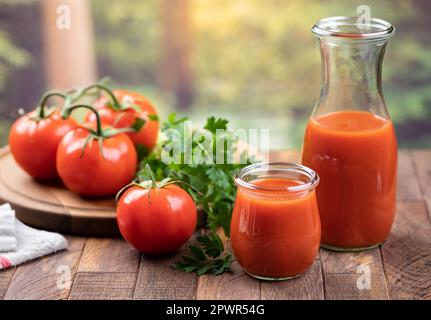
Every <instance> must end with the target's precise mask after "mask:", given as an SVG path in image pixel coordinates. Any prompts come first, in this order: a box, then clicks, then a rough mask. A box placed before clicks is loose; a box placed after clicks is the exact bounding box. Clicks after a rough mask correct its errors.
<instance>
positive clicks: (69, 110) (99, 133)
mask: <svg viewBox="0 0 431 320" xmlns="http://www.w3.org/2000/svg"><path fill="white" fill-rule="evenodd" d="M81 108H83V109H88V110H90V111H91V112H93V113H94V115H95V116H96V136H97V137H100V138H103V128H102V119H101V118H100V115H99V112H97V110H96V109H94V108H93V107H91V106H89V105H86V104H78V105H75V106H71V107H69V108H66V109H64V110H63V114H62V117H63V118H68V117H69V116H70V114H71V113H72V111H73V110H75V109H81Z"/></svg>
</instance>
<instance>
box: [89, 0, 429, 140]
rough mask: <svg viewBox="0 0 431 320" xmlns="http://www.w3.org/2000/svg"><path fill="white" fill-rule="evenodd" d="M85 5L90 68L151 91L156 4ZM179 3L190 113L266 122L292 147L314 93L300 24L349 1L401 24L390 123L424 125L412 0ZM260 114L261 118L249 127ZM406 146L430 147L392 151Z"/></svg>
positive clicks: (305, 27) (391, 64)
mask: <svg viewBox="0 0 431 320" xmlns="http://www.w3.org/2000/svg"><path fill="white" fill-rule="evenodd" d="M92 3H93V7H94V8H97V10H95V25H96V31H97V32H96V34H97V50H98V57H99V64H100V67H101V68H100V70H103V71H104V72H106V73H107V74H112V75H113V78H114V79H116V80H117V81H119V82H120V83H124V84H130V85H135V86H139V84H142V83H145V84H146V86H147V87H148V86H149V87H152V88H153V89H155V90H156V91H157V70H158V57H159V55H160V52H159V50H160V47H161V45H160V43H159V42H160V13H159V7H158V3H159V1H158V0H147V1H145V2H138V1H132V0H129V1H128V0H123V1H121V2H116V3H113V4H112V5H111V6H103V5H102V0H93V1H92ZM189 3H190V8H189V10H190V11H191V13H192V14H191V16H192V17H193V22H192V26H193V32H192V34H191V35H190V37H192V39H193V48H192V49H193V53H192V56H193V61H192V63H193V70H194V78H195V79H194V83H195V94H196V97H195V100H194V101H195V102H194V105H193V106H192V108H191V110H192V112H193V114H194V117H197V118H205V117H206V116H207V115H208V113H215V114H217V115H226V114H228V115H229V117H230V118H233V123H235V122H237V123H241V125H242V126H247V125H248V126H250V127H251V126H254V127H256V125H257V126H264V125H269V126H270V127H271V128H272V130H273V131H275V132H276V134H277V135H284V136H285V137H287V138H281V139H282V140H283V141H280V143H275V145H280V146H284V147H286V144H288V145H293V146H296V147H297V146H299V145H300V143H301V138H302V132H303V127H304V125H305V119H306V118H307V117H308V115H309V114H310V112H311V109H312V108H313V106H314V103H315V101H316V100H317V97H318V94H319V87H320V72H321V62H320V55H319V49H318V46H317V44H316V40H315V38H314V36H313V35H312V34H311V32H310V26H311V25H313V23H314V22H315V21H316V20H318V19H319V18H322V17H327V16H336V15H355V14H356V8H357V7H358V6H359V5H364V4H367V5H369V6H370V7H371V14H372V15H373V16H377V17H379V18H382V19H385V20H389V21H391V22H392V23H393V24H395V25H396V26H398V25H400V26H402V28H400V29H399V30H398V32H397V34H396V36H395V37H394V38H393V39H392V40H391V43H390V45H389V48H388V51H387V56H386V59H385V63H384V88H385V97H386V101H387V104H388V107H389V110H390V113H391V114H392V117H393V119H394V121H395V122H396V123H397V124H402V123H406V122H408V121H409V120H411V119H416V120H421V121H423V120H424V119H425V121H428V123H430V119H431V110H430V108H431V50H430V43H426V42H425V41H422V40H421V39H419V36H423V34H424V33H427V31H426V30H425V29H422V30H420V32H416V30H410V29H411V28H409V26H410V25H412V24H415V22H416V21H417V20H418V19H419V20H420V18H421V19H424V18H425V17H424V15H425V14H426V12H425V11H424V10H421V8H417V6H416V5H415V2H414V1H401V0H399V1H388V0H386V1H363V0H360V1H339V0H329V1H316V0H315V1H310V0H308V1H284V0H271V1H263V0H236V1H231V0H191V1H190V2H189ZM428 27H430V25H429V24H428ZM147 90H148V88H147ZM150 91H151V90H150ZM168 101H169V100H168ZM168 108H169V107H168ZM244 115H246V116H244ZM279 117H283V118H284V119H291V118H293V119H295V121H289V122H288V121H287V120H286V122H285V123H286V125H285V128H279V127H275V128H273V126H271V118H272V119H273V120H274V119H276V118H279ZM262 118H265V119H266V121H261V122H260V123H259V121H255V119H262ZM288 123H289V125H287V124H288ZM278 126H282V123H280V122H278ZM430 128H431V123H430ZM413 130H414V128H413ZM430 130H431V129H430ZM272 136H273V135H272ZM401 138H402V137H401ZM278 139H280V137H278ZM412 144H413V145H416V146H417V145H427V146H431V141H429V140H428V139H422V140H420V141H419V140H417V139H414V141H410V140H408V139H406V141H405V143H404V142H403V141H402V139H401V146H406V145H412Z"/></svg>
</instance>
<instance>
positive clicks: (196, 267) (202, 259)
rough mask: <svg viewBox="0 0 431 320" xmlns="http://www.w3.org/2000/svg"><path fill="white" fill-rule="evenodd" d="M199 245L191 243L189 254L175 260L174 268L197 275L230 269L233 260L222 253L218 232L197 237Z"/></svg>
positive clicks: (228, 255)
mask: <svg viewBox="0 0 431 320" xmlns="http://www.w3.org/2000/svg"><path fill="white" fill-rule="evenodd" d="M197 240H198V242H199V244H200V245H201V246H200V247H198V246H196V245H191V246H190V247H189V248H190V251H191V253H190V255H186V256H183V257H182V260H180V261H177V262H175V263H174V264H173V265H172V267H173V268H174V269H178V270H182V271H185V272H196V273H197V274H198V275H200V276H201V275H203V274H205V273H212V274H214V275H220V274H222V273H223V272H229V271H230V265H231V263H232V261H233V258H232V255H230V254H224V255H223V252H224V245H223V242H222V241H221V239H220V237H219V235H218V234H216V233H213V234H209V235H203V236H200V237H198V238H197Z"/></svg>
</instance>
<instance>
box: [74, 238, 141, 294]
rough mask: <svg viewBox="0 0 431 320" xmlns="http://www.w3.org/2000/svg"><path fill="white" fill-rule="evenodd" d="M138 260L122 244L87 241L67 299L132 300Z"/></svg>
mask: <svg viewBox="0 0 431 320" xmlns="http://www.w3.org/2000/svg"><path fill="white" fill-rule="evenodd" d="M139 257H140V254H139V252H137V251H136V250H135V249H134V248H133V247H131V246H130V245H129V244H128V243H126V242H125V241H123V240H120V239H106V238H102V239H100V238H90V239H88V240H87V243H86V245H85V249H84V251H83V254H82V258H81V260H80V263H79V266H78V271H77V272H78V273H77V276H76V278H75V281H74V282H73V286H72V290H71V292H70V297H69V299H72V300H75V299H76V300H85V299H95V300H96V299H101V300H106V299H131V298H132V295H133V290H134V287H135V282H136V278H137V272H138V266H139Z"/></svg>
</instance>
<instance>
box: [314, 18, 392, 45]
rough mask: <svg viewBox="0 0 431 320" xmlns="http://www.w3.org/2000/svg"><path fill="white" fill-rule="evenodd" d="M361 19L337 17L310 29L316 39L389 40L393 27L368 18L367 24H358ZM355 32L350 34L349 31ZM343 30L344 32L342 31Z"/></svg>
mask: <svg viewBox="0 0 431 320" xmlns="http://www.w3.org/2000/svg"><path fill="white" fill-rule="evenodd" d="M360 19H362V18H361V17H355V16H350V17H349V16H337V17H329V18H324V19H320V20H319V21H317V22H316V23H315V24H314V26H313V27H312V28H311V31H312V32H313V33H314V34H315V35H316V36H318V37H338V38H346V39H351V40H368V39H370V40H371V39H382V38H389V37H390V36H391V35H392V34H393V33H394V32H395V28H394V26H393V25H392V24H391V23H389V22H388V21H385V20H382V19H377V18H370V19H369V21H367V22H364V23H362V22H359V21H360ZM346 28H352V30H354V31H357V32H352V31H351V30H350V29H349V30H345V29H346ZM343 29H344V30H343Z"/></svg>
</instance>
